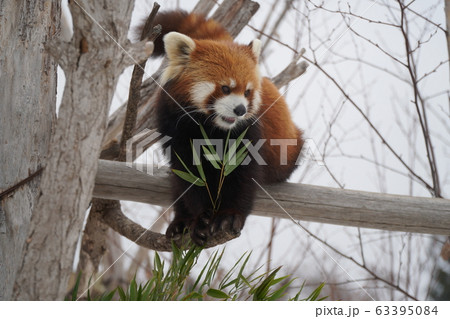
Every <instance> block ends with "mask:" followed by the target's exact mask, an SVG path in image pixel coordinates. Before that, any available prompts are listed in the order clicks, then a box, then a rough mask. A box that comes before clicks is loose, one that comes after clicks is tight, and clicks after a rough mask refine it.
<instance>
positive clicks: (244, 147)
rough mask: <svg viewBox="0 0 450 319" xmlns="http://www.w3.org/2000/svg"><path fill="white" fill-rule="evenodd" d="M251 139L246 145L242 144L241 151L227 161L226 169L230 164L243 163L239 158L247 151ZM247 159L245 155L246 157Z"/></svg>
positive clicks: (237, 164)
mask: <svg viewBox="0 0 450 319" xmlns="http://www.w3.org/2000/svg"><path fill="white" fill-rule="evenodd" d="M250 143H251V141H248V142H247V144H245V145H244V146H242V147H241V148H240V149H239V151H238V152H237V153H236V154H234V155H233V157H232V158H230V159H229V160H227V162H225V169H226V168H227V166H228V165H236V166H239V165H241V163H242V161H241V163H238V159H239V158H240V157H241V156H242V154H243V153H244V152H245V151H247V148H248V146H249V145H250ZM244 159H245V157H244Z"/></svg>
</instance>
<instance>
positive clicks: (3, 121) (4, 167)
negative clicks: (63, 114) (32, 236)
mask: <svg viewBox="0 0 450 319" xmlns="http://www.w3.org/2000/svg"><path fill="white" fill-rule="evenodd" d="M59 15H60V7H59V1H57V0H52V1H51V0H48V1H37V0H32V1H30V0H26V1H25V0H20V1H19V0H15V1H9V0H0V193H1V192H4V191H6V190H8V189H10V188H11V187H13V186H14V185H17V184H18V183H19V182H20V181H22V180H24V179H26V178H27V177H29V176H30V175H33V173H35V172H38V171H39V169H40V168H41V167H43V166H45V161H46V156H47V152H48V146H49V141H50V135H51V131H52V125H53V122H54V119H55V104H56V63H55V61H54V59H53V58H52V57H51V56H50V55H49V54H48V53H47V52H46V51H45V49H44V42H45V41H47V40H49V39H52V38H53V37H54V36H55V35H56V32H58V30H59V21H60V19H59ZM39 181H40V176H39V174H37V175H36V176H35V177H33V178H31V179H30V180H29V181H27V182H26V183H24V184H23V185H22V186H20V187H19V188H17V189H15V190H14V191H11V192H10V193H9V194H8V195H6V196H4V197H3V198H0V200H1V202H0V300H9V299H11V295H12V291H13V286H14V281H15V278H16V274H17V269H18V268H19V266H20V264H21V263H22V253H21V252H22V250H23V246H24V243H25V241H26V239H27V237H28V227H29V224H30V218H31V213H32V210H33V208H34V206H35V203H36V198H37V195H38V193H39Z"/></svg>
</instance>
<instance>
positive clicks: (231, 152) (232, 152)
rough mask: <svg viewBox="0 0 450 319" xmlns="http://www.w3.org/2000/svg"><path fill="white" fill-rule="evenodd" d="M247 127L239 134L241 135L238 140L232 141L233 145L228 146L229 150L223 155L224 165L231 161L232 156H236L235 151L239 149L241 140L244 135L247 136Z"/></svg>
mask: <svg viewBox="0 0 450 319" xmlns="http://www.w3.org/2000/svg"><path fill="white" fill-rule="evenodd" d="M247 131H248V127H247V128H246V129H245V130H244V131H243V132H242V133H241V135H239V136H238V138H237V139H236V140H235V141H234V143H233V144H232V145H231V146H230V148H229V150H228V151H227V152H225V155H224V157H223V161H224V163H225V165H226V164H227V162H228V159H232V158H233V156H234V155H235V154H236V150H237V149H238V147H239V144H241V141H242V139H243V138H244V136H245V134H247ZM227 145H228V138H227Z"/></svg>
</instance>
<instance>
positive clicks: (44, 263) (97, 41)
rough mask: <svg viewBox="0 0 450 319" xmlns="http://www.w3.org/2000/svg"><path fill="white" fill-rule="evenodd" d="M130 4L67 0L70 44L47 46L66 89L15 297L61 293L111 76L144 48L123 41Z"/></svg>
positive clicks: (145, 51)
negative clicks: (61, 73) (70, 33)
mask: <svg viewBox="0 0 450 319" xmlns="http://www.w3.org/2000/svg"><path fill="white" fill-rule="evenodd" d="M133 4H134V3H133V2H132V1H119V0H114V1H113V0H102V1H88V0H77V1H71V2H70V9H71V13H72V18H73V23H74V36H73V38H72V41H71V42H70V43H65V42H61V41H52V42H51V43H49V45H48V49H49V50H50V51H51V52H52V54H53V55H54V56H55V57H57V60H58V62H59V64H60V65H61V67H62V68H63V69H64V72H65V74H66V88H65V91H64V95H63V100H62V104H61V108H60V111H59V114H58V120H57V123H56V128H55V132H54V134H53V135H52V138H51V143H50V149H49V159H48V161H47V164H46V167H45V169H44V171H43V174H42V182H41V191H40V195H39V198H38V203H37V206H36V208H35V209H34V210H33V215H32V217H31V223H30V227H29V231H28V239H27V241H26V244H25V248H24V254H23V257H22V264H21V267H20V269H19V272H18V275H17V278H16V282H15V286H14V292H13V298H14V299H25V300H61V299H62V298H63V297H64V295H65V293H66V289H67V283H68V280H69V277H70V274H71V271H72V266H73V260H74V255H75V248H76V244H77V241H78V238H79V236H80V233H81V231H82V227H83V220H84V217H85V212H86V209H87V207H88V205H89V202H90V200H91V195H92V189H93V187H94V178H95V173H96V170H97V161H98V157H99V154H100V146H101V141H102V139H103V135H104V131H105V128H106V120H107V115H108V109H109V105H110V102H111V99H112V96H113V92H114V89H115V86H116V82H117V78H118V76H119V75H120V73H122V71H123V69H124V68H125V67H126V66H127V63H128V64H131V63H132V59H136V60H140V59H143V58H145V57H148V55H149V54H150V53H151V50H150V49H151V48H150V47H149V46H145V45H144V43H138V44H136V45H133V46H131V45H129V43H128V42H127V31H128V26H129V22H130V16H131V11H132V9H133ZM123 48H126V50H127V51H125V50H124V49H123Z"/></svg>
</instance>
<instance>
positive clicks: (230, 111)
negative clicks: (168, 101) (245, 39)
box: [162, 32, 261, 130]
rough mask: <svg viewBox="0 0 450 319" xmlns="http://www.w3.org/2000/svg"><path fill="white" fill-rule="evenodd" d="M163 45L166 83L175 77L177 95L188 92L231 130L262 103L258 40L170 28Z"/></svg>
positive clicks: (219, 124)
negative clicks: (198, 35)
mask: <svg viewBox="0 0 450 319" xmlns="http://www.w3.org/2000/svg"><path fill="white" fill-rule="evenodd" d="M164 45H165V50H166V54H167V58H168V66H167V67H166V69H165V70H164V73H163V76H162V82H163V84H164V83H167V82H168V81H174V82H175V85H174V86H172V87H173V88H174V90H176V91H177V92H176V93H177V96H187V97H188V99H189V102H190V103H191V104H192V106H194V107H195V108H196V109H197V110H198V111H200V112H202V113H205V114H206V115H208V116H211V118H212V121H213V123H214V124H215V125H216V126H217V127H219V128H222V129H225V130H228V129H230V128H232V127H234V126H236V125H238V124H239V123H240V122H242V121H243V120H247V119H249V118H251V117H255V116H256V114H257V112H258V110H259V107H260V104H261V93H260V88H261V78H260V75H259V68H258V58H259V53H260V47H261V44H260V41H259V40H254V41H253V42H252V43H250V44H249V45H238V44H236V43H233V42H221V41H213V40H194V39H191V38H190V37H188V36H186V35H183V34H181V33H177V32H171V33H168V34H167V35H166V36H165V37H164ZM169 93H170V92H169Z"/></svg>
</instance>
